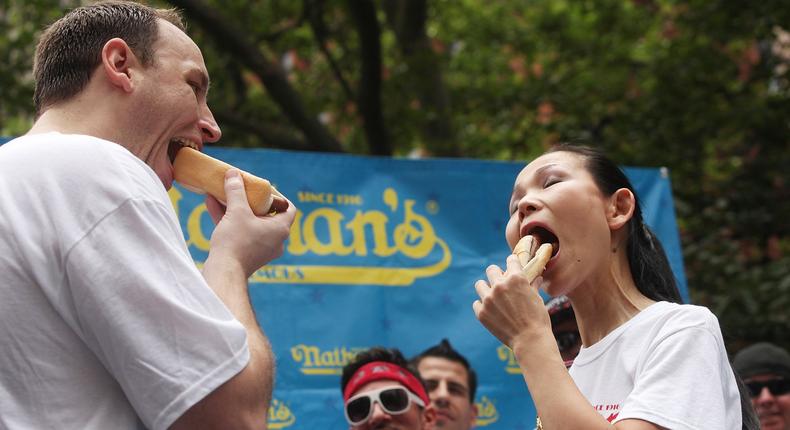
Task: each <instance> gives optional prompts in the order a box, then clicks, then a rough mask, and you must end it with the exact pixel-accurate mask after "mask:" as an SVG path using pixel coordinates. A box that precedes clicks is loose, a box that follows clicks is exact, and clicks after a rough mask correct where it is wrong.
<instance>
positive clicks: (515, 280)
mask: <svg viewBox="0 0 790 430" xmlns="http://www.w3.org/2000/svg"><path fill="white" fill-rule="evenodd" d="M486 277H487V278H488V282H486V281H483V280H479V281H477V282H476V283H475V290H476V291H477V295H478V296H480V299H479V300H477V301H475V302H474V303H473V305H472V307H473V309H474V311H475V315H476V316H477V318H478V319H479V320H480V322H481V323H482V324H483V325H484V326H485V327H486V328H487V329H488V330H489V331H490V332H491V333H492V334H493V335H494V336H496V337H497V338H498V339H499V340H500V341H501V342H502V343H504V344H505V345H507V346H508V347H510V348H511V349H513V350H514V351H515V350H516V347H517V345H518V344H519V343H520V341H521V340H526V343H527V344H529V342H532V340H530V339H533V338H534V337H536V336H538V337H544V336H548V338H551V339H552V341H553V339H554V337H553V335H552V334H551V320H550V319H549V314H548V312H547V311H546V307H545V306H544V305H543V298H542V297H541V296H540V294H538V288H537V286H538V285H540V282H541V279H542V278H540V277H539V278H537V279H535V280H534V281H533V282H532V284H530V283H529V281H528V279H527V275H526V274H525V273H524V271H523V268H522V266H521V263H520V262H519V259H518V257H517V256H515V255H510V256H508V258H507V266H506V270H505V271H504V272H503V271H502V269H501V268H499V267H498V266H496V265H491V266H489V267H488V268H487V269H486Z"/></svg>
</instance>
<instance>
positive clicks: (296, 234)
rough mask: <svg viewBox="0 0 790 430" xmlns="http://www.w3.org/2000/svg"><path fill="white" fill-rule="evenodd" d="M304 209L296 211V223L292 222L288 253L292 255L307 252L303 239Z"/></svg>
mask: <svg viewBox="0 0 790 430" xmlns="http://www.w3.org/2000/svg"><path fill="white" fill-rule="evenodd" d="M302 217H303V215H302V211H300V210H297V211H296V217H295V218H294V223H293V224H291V233H290V234H289V235H288V253H289V254H291V255H303V254H304V253H306V252H307V246H305V244H304V240H303V239H302Z"/></svg>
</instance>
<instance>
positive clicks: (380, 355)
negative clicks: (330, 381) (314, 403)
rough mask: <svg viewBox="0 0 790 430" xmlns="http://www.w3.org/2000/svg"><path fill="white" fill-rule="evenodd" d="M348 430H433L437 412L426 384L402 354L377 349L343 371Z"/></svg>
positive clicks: (395, 351)
mask: <svg viewBox="0 0 790 430" xmlns="http://www.w3.org/2000/svg"><path fill="white" fill-rule="evenodd" d="M340 383H341V389H342V391H343V403H344V408H343V410H344V413H345V416H346V420H347V421H348V424H349V429H353V430H372V429H376V430H379V429H392V430H432V429H433V428H434V424H435V422H436V411H435V410H434V409H433V406H431V404H430V399H429V398H428V393H427V391H426V389H425V383H424V382H423V381H422V379H420V377H419V373H418V372H417V370H416V369H414V368H412V367H410V365H409V364H408V362H407V361H406V358H405V357H404V356H403V354H402V353H401V352H400V351H399V350H397V349H395V348H392V349H387V348H380V347H374V348H371V349H369V350H367V351H364V352H361V353H359V354H358V355H357V356H356V358H355V359H354V361H352V362H351V363H349V364H348V365H346V366H345V367H344V368H343V376H342V378H341V380H340Z"/></svg>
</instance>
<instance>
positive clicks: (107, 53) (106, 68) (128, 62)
mask: <svg viewBox="0 0 790 430" xmlns="http://www.w3.org/2000/svg"><path fill="white" fill-rule="evenodd" d="M101 62H102V64H101V67H102V71H103V72H104V74H105V76H106V77H107V81H108V82H109V83H110V84H111V85H112V86H114V87H116V88H118V89H120V90H122V91H124V92H127V93H128V92H131V90H132V86H133V82H132V76H131V70H132V68H133V67H136V66H137V65H138V61H137V57H136V56H135V55H134V52H132V49H131V48H130V47H129V45H127V44H126V42H125V41H124V40H123V39H120V38H117V37H116V38H113V39H110V40H108V41H107V42H106V43H105V44H104V47H102V51H101Z"/></svg>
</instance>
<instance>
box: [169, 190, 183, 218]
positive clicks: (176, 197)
mask: <svg viewBox="0 0 790 430" xmlns="http://www.w3.org/2000/svg"><path fill="white" fill-rule="evenodd" d="M167 196H168V197H170V204H172V205H173V210H174V211H175V212H176V218H179V216H178V204H179V203H180V202H181V199H182V198H183V197H184V196H183V195H182V194H181V191H179V190H178V188H176V187H170V189H169V190H168V191H167Z"/></svg>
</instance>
